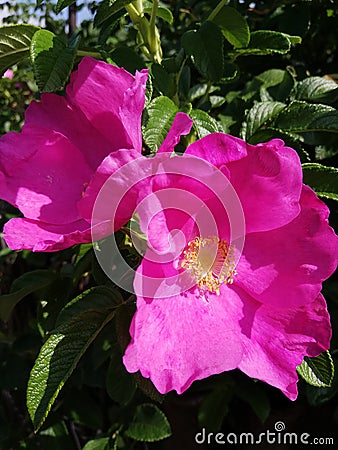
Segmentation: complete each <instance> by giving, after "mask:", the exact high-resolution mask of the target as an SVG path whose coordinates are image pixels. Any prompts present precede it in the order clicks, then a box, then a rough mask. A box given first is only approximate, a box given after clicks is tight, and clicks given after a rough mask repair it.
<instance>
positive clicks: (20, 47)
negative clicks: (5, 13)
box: [0, 25, 39, 74]
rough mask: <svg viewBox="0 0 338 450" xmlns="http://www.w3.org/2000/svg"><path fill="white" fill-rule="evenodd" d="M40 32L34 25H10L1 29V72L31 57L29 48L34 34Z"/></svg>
mask: <svg viewBox="0 0 338 450" xmlns="http://www.w3.org/2000/svg"><path fill="white" fill-rule="evenodd" d="M38 30H39V28H38V27H36V26H34V25H9V26H7V27H0V71H1V74H3V73H4V72H5V70H6V69H8V68H9V67H11V66H13V65H14V64H16V63H18V62H19V61H21V60H22V59H23V58H26V57H27V56H29V47H30V43H31V40H32V37H33V36H34V34H35V33H36V32H37V31H38Z"/></svg>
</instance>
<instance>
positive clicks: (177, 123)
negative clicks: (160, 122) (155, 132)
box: [157, 112, 193, 153]
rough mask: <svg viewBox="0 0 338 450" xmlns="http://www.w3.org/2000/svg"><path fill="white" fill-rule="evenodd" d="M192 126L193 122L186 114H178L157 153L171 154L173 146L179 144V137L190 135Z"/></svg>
mask: <svg viewBox="0 0 338 450" xmlns="http://www.w3.org/2000/svg"><path fill="white" fill-rule="evenodd" d="M192 124H193V120H192V119H190V117H189V116H188V115H187V114H185V113H182V112H178V113H177V114H176V116H175V119H174V121H173V123H172V125H171V128H170V130H169V133H168V134H167V136H166V138H165V139H164V141H163V142H162V144H161V146H160V148H159V149H158V151H157V153H163V152H170V153H171V152H173V151H174V148H175V146H176V145H177V144H178V143H179V142H180V139H181V136H182V135H186V134H189V133H190V130H191V127H192Z"/></svg>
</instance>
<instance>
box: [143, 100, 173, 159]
mask: <svg viewBox="0 0 338 450" xmlns="http://www.w3.org/2000/svg"><path fill="white" fill-rule="evenodd" d="M177 112H178V108H177V106H176V105H175V103H174V102H173V101H172V100H170V98H168V97H157V98H155V99H154V100H152V101H151V102H150V103H149V105H148V107H147V109H146V114H147V115H148V121H147V123H146V125H145V126H144V127H143V139H144V141H145V143H146V144H147V145H148V147H149V148H150V150H151V151H152V152H153V153H156V152H157V150H158V149H159V148H160V146H161V144H162V142H163V141H164V139H165V138H166V136H167V134H168V132H169V130H170V127H171V124H172V123H173V121H174V118H175V116H176V113H177Z"/></svg>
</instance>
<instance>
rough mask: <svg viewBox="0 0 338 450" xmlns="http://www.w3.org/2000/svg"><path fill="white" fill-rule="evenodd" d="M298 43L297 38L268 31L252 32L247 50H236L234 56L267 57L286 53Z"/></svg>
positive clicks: (298, 39)
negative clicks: (272, 54)
mask: <svg viewBox="0 0 338 450" xmlns="http://www.w3.org/2000/svg"><path fill="white" fill-rule="evenodd" d="M299 42H300V38H299V37H298V36H289V35H287V34H285V33H280V32H278V31H270V30H259V31H253V32H252V33H251V35H250V42H249V45H248V47H247V48H237V49H236V52H234V55H235V56H236V54H237V55H269V54H271V53H280V54H285V53H288V52H289V50H290V48H291V45H292V44H296V43H299Z"/></svg>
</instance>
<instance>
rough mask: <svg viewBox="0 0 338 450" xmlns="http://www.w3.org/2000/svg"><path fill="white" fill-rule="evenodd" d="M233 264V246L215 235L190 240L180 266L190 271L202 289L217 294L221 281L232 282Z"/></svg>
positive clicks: (234, 271) (218, 293)
mask: <svg viewBox="0 0 338 450" xmlns="http://www.w3.org/2000/svg"><path fill="white" fill-rule="evenodd" d="M235 266H236V264H235V258H234V251H233V248H231V247H230V246H229V245H228V243H227V241H226V240H225V239H223V240H221V239H219V238H217V237H216V236H212V237H207V238H201V237H196V238H195V239H193V240H192V241H190V242H189V243H188V245H187V247H186V250H185V251H184V252H183V257H182V260H181V267H183V268H184V269H187V270H188V271H189V272H190V274H191V276H192V277H193V278H194V279H195V280H196V284H197V285H198V286H199V287H200V288H201V289H202V290H208V291H210V292H213V293H216V294H217V295H220V286H221V285H222V284H223V283H229V284H231V283H233V281H234V276H235V275H236V274H237V272H236V270H235Z"/></svg>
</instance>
